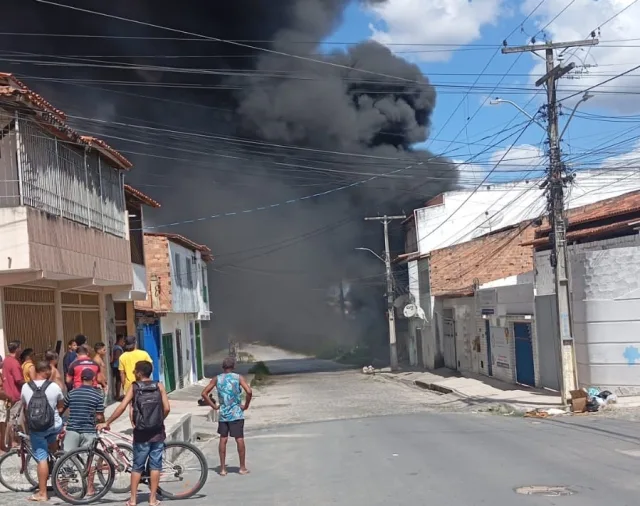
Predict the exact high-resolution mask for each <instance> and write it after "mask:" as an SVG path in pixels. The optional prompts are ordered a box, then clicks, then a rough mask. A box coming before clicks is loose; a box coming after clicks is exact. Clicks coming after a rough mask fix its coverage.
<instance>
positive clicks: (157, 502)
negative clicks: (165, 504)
mask: <svg viewBox="0 0 640 506" xmlns="http://www.w3.org/2000/svg"><path fill="white" fill-rule="evenodd" d="M161 504H162V502H160V501H158V500H157V499H156V502H150V503H149V506H160V505H161Z"/></svg>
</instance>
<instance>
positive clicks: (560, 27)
mask: <svg viewBox="0 0 640 506" xmlns="http://www.w3.org/2000/svg"><path fill="white" fill-rule="evenodd" d="M569 1H570V0H547V1H546V2H544V3H543V4H542V6H540V8H539V9H538V11H537V12H536V16H537V17H536V18H535V19H534V21H535V24H536V28H537V29H541V28H543V27H544V26H546V25H547V23H549V22H551V21H552V20H553V18H554V17H555V16H556V15H558V13H560V11H562V9H563V8H565V7H566V6H567V4H568V3H569ZM538 3H539V0H526V1H525V2H524V3H523V4H522V12H523V13H525V12H526V13H529V12H531V10H532V9H533V8H534V7H535V5H537V4H538ZM632 3H633V0H597V1H596V0H575V2H573V3H572V5H571V6H570V7H569V8H567V10H566V11H565V12H563V13H562V14H560V15H559V16H558V18H557V19H556V20H554V21H552V22H551V24H550V25H549V26H548V27H547V28H546V29H545V33H546V36H547V39H550V40H553V41H572V40H582V39H584V38H585V37H588V36H589V34H590V32H591V31H592V30H596V31H597V29H598V27H599V26H600V25H601V24H602V23H604V22H605V21H607V19H609V18H611V17H612V16H613V15H615V14H616V13H619V12H620V11H622V10H623V9H624V8H625V7H628V6H630V5H631V4H632ZM639 23H640V2H639V3H636V4H634V5H631V6H630V7H629V8H628V9H627V10H626V11H624V12H622V13H621V14H619V15H618V16H616V17H615V18H614V19H612V20H611V21H610V22H608V23H607V24H606V25H604V26H602V28H601V30H600V36H599V38H600V40H601V42H600V45H599V46H595V47H592V48H588V47H586V48H581V49H578V50H575V49H570V50H568V51H567V52H566V53H565V56H569V58H566V59H565V60H564V63H565V64H566V63H569V62H571V61H573V62H575V64H576V66H582V65H585V64H586V65H591V66H592V67H591V68H586V69H585V68H578V71H579V72H581V77H580V79H563V80H562V82H561V85H560V88H559V89H560V91H562V90H563V88H564V89H567V90H571V92H572V93H573V92H575V91H578V90H581V89H585V88H587V87H589V86H592V85H594V84H597V83H600V82H602V81H605V80H606V79H608V78H609V77H610V76H613V75H615V74H619V73H622V72H624V71H626V70H629V69H630V68H632V67H634V66H636V65H638V63H640V47H630V46H638V43H637V42H634V41H621V39H637V37H638V35H637V32H638V28H637V27H638V24H639ZM538 39H539V40H540V41H542V35H540V36H538ZM621 46H626V47H621ZM574 51H575V56H573V54H574ZM534 58H535V57H534ZM535 59H536V65H535V67H534V70H533V72H532V75H533V76H535V79H537V78H538V77H540V76H541V75H543V74H544V73H545V69H544V62H543V61H542V60H541V59H539V58H535ZM632 75H633V76H634V77H621V78H618V79H616V80H614V81H612V82H611V83H608V84H605V85H603V86H602V87H599V88H596V89H594V90H593V91H592V92H591V93H592V94H593V95H594V98H593V99H591V101H590V102H589V105H592V106H593V105H599V106H604V107H609V108H612V109H614V110H615V111H629V110H634V111H637V110H640V95H629V94H626V95H623V94H619V93H610V92H620V91H633V92H638V91H640V72H635V73H634V74H632ZM535 79H533V80H535ZM560 96H562V94H560ZM565 96H566V95H565ZM578 98H579V97H577V98H576V100H577V99H578Z"/></svg>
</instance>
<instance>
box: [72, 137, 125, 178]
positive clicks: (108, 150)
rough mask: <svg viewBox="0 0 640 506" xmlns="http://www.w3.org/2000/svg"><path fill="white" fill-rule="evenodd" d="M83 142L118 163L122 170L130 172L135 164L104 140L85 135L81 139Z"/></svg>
mask: <svg viewBox="0 0 640 506" xmlns="http://www.w3.org/2000/svg"><path fill="white" fill-rule="evenodd" d="M81 139H82V140H83V142H84V143H85V144H87V146H90V147H92V148H95V149H97V150H98V151H100V152H101V153H102V154H103V155H104V156H106V157H107V158H111V159H112V160H113V161H114V162H116V163H117V164H118V165H119V167H120V168H121V169H125V170H129V169H130V168H131V167H133V164H132V163H131V162H130V161H129V160H127V159H126V158H125V157H124V156H122V155H121V154H120V153H118V152H117V151H116V150H115V149H113V148H112V147H111V146H109V144H107V143H106V142H104V141H103V140H100V139H96V138H95V137H89V136H86V135H83V136H82V137H81Z"/></svg>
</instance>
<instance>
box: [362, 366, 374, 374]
mask: <svg viewBox="0 0 640 506" xmlns="http://www.w3.org/2000/svg"><path fill="white" fill-rule="evenodd" d="M375 372H376V370H375V369H374V367H373V366H372V365H365V366H364V367H363V368H362V374H374V373H375Z"/></svg>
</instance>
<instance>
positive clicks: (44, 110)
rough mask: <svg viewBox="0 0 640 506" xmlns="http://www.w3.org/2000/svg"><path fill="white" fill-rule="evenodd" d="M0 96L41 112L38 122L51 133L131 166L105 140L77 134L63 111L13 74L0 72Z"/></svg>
mask: <svg viewBox="0 0 640 506" xmlns="http://www.w3.org/2000/svg"><path fill="white" fill-rule="evenodd" d="M0 96H4V97H10V98H12V99H13V100H15V101H18V102H22V103H23V104H25V105H27V106H29V107H30V108H32V109H34V110H36V111H37V112H39V113H41V114H42V118H41V119H42V120H44V121H40V124H41V125H42V126H44V127H45V128H47V129H48V130H50V131H51V130H55V131H53V132H52V133H53V134H55V135H57V136H59V137H62V138H64V139H66V140H68V141H71V142H75V143H82V144H85V145H87V146H89V147H93V148H94V149H97V150H99V151H100V153H101V154H102V155H103V156H105V157H106V158H108V159H110V160H111V161H112V162H115V163H116V165H117V166H118V167H119V168H120V169H124V170H128V169H130V168H131V167H132V166H133V165H132V163H131V162H130V161H129V160H127V159H126V158H125V157H124V156H122V155H121V154H120V153H118V152H117V151H116V150H115V149H113V148H112V147H111V146H109V145H108V144H107V143H106V142H104V141H102V140H100V139H96V138H95V137H82V136H81V135H80V134H78V132H76V131H75V130H73V129H72V128H71V127H69V125H67V123H66V120H67V116H66V115H65V113H64V112H62V111H61V110H60V109H57V108H55V107H54V106H53V105H51V104H50V103H49V102H47V101H46V100H45V99H44V98H42V96H40V95H38V94H37V93H36V92H35V91H33V90H31V89H30V88H29V87H28V86H27V85H26V84H24V83H23V82H22V81H20V80H19V79H18V78H16V77H15V76H14V75H13V74H7V73H5V72H0Z"/></svg>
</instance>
